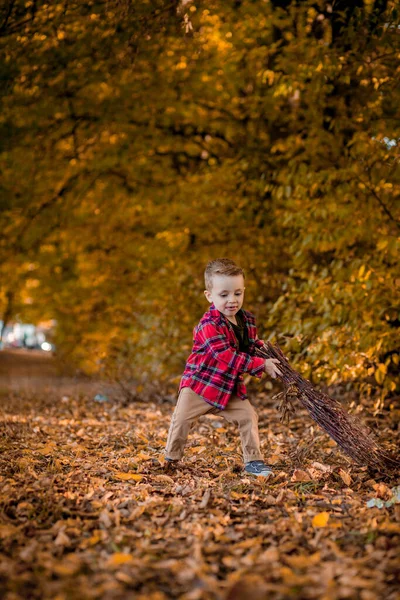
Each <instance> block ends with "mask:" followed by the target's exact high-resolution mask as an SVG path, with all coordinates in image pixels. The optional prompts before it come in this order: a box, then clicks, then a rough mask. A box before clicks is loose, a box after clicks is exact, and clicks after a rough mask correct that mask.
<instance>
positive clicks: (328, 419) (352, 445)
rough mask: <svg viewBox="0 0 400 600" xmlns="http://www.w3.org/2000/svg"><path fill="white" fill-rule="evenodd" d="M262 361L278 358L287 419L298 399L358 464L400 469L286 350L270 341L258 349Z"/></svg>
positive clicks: (394, 460) (283, 404)
mask: <svg viewBox="0 0 400 600" xmlns="http://www.w3.org/2000/svg"><path fill="white" fill-rule="evenodd" d="M256 354H257V355H258V356H261V357H262V358H276V359H278V360H279V364H277V366H278V368H279V370H280V371H281V375H278V376H277V379H278V380H279V381H281V382H282V383H283V385H284V392H283V393H282V401H281V403H280V406H279V409H280V412H281V418H282V419H283V420H284V419H285V418H286V419H287V418H288V417H289V416H290V413H291V412H294V410H295V409H294V406H293V403H292V402H293V400H295V399H297V400H299V402H300V403H301V404H302V405H303V406H304V408H305V409H306V410H307V411H308V413H309V415H310V416H311V418H312V419H313V420H314V421H315V422H316V423H317V424H318V425H319V426H320V427H322V429H324V430H325V431H326V433H327V434H328V435H330V437H331V438H332V439H334V440H335V442H336V443H337V444H338V446H339V447H340V448H341V449H342V450H343V451H344V452H345V453H346V454H348V456H350V457H351V458H352V459H353V460H354V461H355V462H356V463H358V464H359V465H363V466H368V467H370V468H372V469H375V470H378V471H387V470H389V471H392V470H393V469H396V468H397V469H399V467H400V462H399V461H398V459H397V458H396V457H394V456H393V455H392V454H391V453H389V452H387V451H386V450H385V449H383V448H382V447H381V446H380V445H379V444H378V442H377V440H376V439H375V437H374V435H373V434H372V432H371V431H370V430H369V429H368V428H367V427H366V426H365V425H363V424H362V423H361V422H360V421H359V420H358V419H357V418H356V417H354V416H353V415H350V414H349V413H348V412H346V411H345V410H344V408H343V407H342V405H341V404H340V402H338V401H337V400H335V399H333V398H331V397H330V396H328V395H327V394H325V393H323V392H321V391H318V390H316V389H315V388H314V387H313V386H312V384H311V383H310V381H308V379H305V378H304V377H302V376H301V375H300V374H299V373H298V372H297V371H295V370H294V369H293V368H292V367H291V366H290V364H289V362H288V360H287V358H286V357H285V356H284V354H283V352H282V350H281V349H280V348H279V346H277V345H273V344H271V343H270V342H267V343H266V344H264V346H263V347H262V348H257V349H256Z"/></svg>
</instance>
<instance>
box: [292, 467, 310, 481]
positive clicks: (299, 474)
mask: <svg viewBox="0 0 400 600" xmlns="http://www.w3.org/2000/svg"><path fill="white" fill-rule="evenodd" d="M290 481H311V478H310V475H309V474H308V473H307V472H306V471H302V470H301V469H295V470H294V472H293V475H292V477H291V479H290Z"/></svg>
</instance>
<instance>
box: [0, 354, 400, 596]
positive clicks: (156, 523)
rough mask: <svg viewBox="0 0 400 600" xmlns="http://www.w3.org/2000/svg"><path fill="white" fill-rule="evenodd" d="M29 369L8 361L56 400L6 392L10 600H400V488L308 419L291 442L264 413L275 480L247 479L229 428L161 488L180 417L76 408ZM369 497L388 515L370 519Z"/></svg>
mask: <svg viewBox="0 0 400 600" xmlns="http://www.w3.org/2000/svg"><path fill="white" fill-rule="evenodd" d="M20 358H21V361H22V355H20ZM30 358H31V360H30V361H29V362H28V363H27V364H26V366H23V365H22V363H23V361H22V362H21V363H20V362H19V360H17V361H16V362H15V357H14V359H11V363H13V361H14V365H13V366H12V372H13V373H14V375H13V377H14V376H15V375H18V373H19V374H20V375H21V373H22V375H21V376H23V377H30V378H31V381H32V378H34V377H36V376H38V378H39V379H40V377H39V375H38V373H37V369H38V368H39V370H40V376H43V380H44V381H46V382H47V383H46V389H45V390H44V389H40V385H39V384H40V381H36V383H35V386H33V387H32V386H30V387H28V388H27V389H22V388H19V389H17V388H15V387H13V385H11V387H10V388H8V389H5V388H4V387H3V390H2V392H1V393H0V449H1V454H0V473H1V476H0V590H1V593H0V596H1V598H5V600H26V599H27V598H29V599H37V600H39V599H40V600H42V599H46V600H47V599H49V600H50V599H52V600H55V599H57V600H70V599H71V600H86V599H102V600H103V599H104V600H131V599H132V600H167V599H169V598H181V599H183V600H246V598H248V599H249V600H264V599H265V600H266V599H268V600H271V599H272V600H288V599H291V598H294V599H314V598H315V599H324V600H335V599H342V598H343V599H345V598H348V599H351V600H354V599H356V600H358V599H359V600H382V599H385V600H395V599H396V600H397V599H398V598H399V587H398V576H399V564H400V562H399V547H400V544H399V542H400V504H394V503H392V504H390V499H391V498H392V496H393V491H392V489H393V488H394V486H395V485H397V484H398V482H396V481H387V482H386V483H384V482H383V481H378V480H377V479H376V478H375V479H374V478H372V477H371V476H370V475H369V474H368V473H367V472H366V471H365V470H363V469H362V468H358V467H357V468H356V467H353V466H352V465H351V464H350V463H349V462H348V461H347V460H346V459H345V458H344V457H343V456H342V455H341V454H340V453H339V451H338V450H337V448H336V447H335V445H334V443H332V442H331V441H330V440H329V438H327V436H325V435H323V434H321V433H320V432H319V431H316V429H315V428H314V427H313V425H312V423H311V422H310V421H309V420H308V419H307V418H306V417H305V415H303V414H299V415H298V416H297V417H296V418H295V420H294V421H293V423H292V425H291V428H290V429H288V428H287V427H285V426H283V425H282V424H281V423H280V422H279V420H278V415H277V411H276V409H275V408H274V407H273V406H272V405H271V403H270V401H269V399H268V398H267V397H265V396H263V395H262V394H260V396H259V397H258V398H257V399H256V401H255V403H256V404H257V405H258V407H259V414H260V433H261V439H262V448H263V451H264V453H265V456H266V457H267V458H268V460H269V462H270V463H272V464H273V465H274V469H275V476H274V477H273V478H270V479H268V480H264V479H262V480H253V479H250V478H249V477H247V476H245V475H244V473H243V471H242V464H241V458H240V446H239V442H238V436H237V432H236V430H235V428H234V427H230V426H227V425H226V424H222V423H221V421H220V420H219V419H218V418H216V419H215V418H214V419H209V418H203V420H201V421H199V422H198V423H197V425H196V426H195V428H194V429H193V433H192V435H191V437H190V439H189V443H188V448H187V453H186V456H185V458H184V460H183V461H182V463H181V464H180V465H179V467H178V468H177V469H175V470H173V471H170V472H167V473H166V472H165V470H164V466H163V459H162V450H163V447H164V444H165V440H166V436H167V428H168V424H169V419H170V415H171V410H172V407H171V406H169V405H162V406H159V405H157V404H155V403H150V404H136V405H132V406H129V407H122V406H120V405H118V404H116V403H114V402H107V403H103V404H98V403H96V402H94V401H93V399H92V396H90V395H86V396H85V395H79V394H76V395H75V394H74V393H73V390H71V394H70V395H69V396H66V395H64V393H63V391H62V390H61V389H60V388H59V386H58V379H57V374H56V373H55V372H54V371H53V369H54V366H53V365H52V363H51V360H50V361H48V360H47V358H45V357H44V356H40V357H35V356H34V355H30ZM3 359H4V355H3V357H2V361H0V365H1V366H0V370H1V381H2V382H3V384H4V381H5V380H4V378H5V377H9V376H10V371H9V372H8V373H9V374H8V375H5V374H4V369H5V368H6V364H7V360H8V359H6V360H3ZM17 363H18V364H17ZM34 364H35V365H36V366H35V367H34V368H33V365H34ZM31 367H32V369H33V371H30V369H31ZM35 373H36V375H35ZM18 376H19V375H18ZM50 380H53V385H55V384H57V385H56V386H55V387H53V389H52V390H51V389H50V387H49V381H50ZM221 425H223V426H221ZM392 425H393V424H392V423H391V422H389V421H387V422H382V423H381V425H380V427H382V429H383V430H386V429H387V431H390V427H392ZM385 428H386V429H385ZM374 497H379V498H380V499H381V500H382V504H384V503H385V502H386V503H388V505H387V506H383V508H380V509H379V508H367V504H366V503H367V501H368V500H370V499H371V498H374Z"/></svg>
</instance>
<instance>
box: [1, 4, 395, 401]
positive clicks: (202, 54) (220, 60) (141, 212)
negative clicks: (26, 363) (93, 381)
mask: <svg viewBox="0 0 400 600" xmlns="http://www.w3.org/2000/svg"><path fill="white" fill-rule="evenodd" d="M399 36H400V24H399V17H398V13H397V10H396V7H395V3H394V2H390V1H381V0H376V1H372V2H371V1H365V2H360V1H358V2H354V3H352V4H351V5H349V3H347V2H344V1H338V2H334V3H330V2H323V1H320V2H308V1H306V2H301V3H298V2H294V1H293V2H290V1H289V0H286V1H282V2H276V1H271V2H269V1H265V2H254V1H251V0H243V1H240V0H236V1H235V2H223V1H217V0H210V1H209V2H207V3H204V2H195V1H190V0H189V1H188V0H186V1H185V0H182V1H181V2H164V1H161V0H154V1H153V0H152V1H151V2H150V1H149V0H137V1H136V2H129V1H128V0H126V1H123V0H114V1H113V0H109V1H107V2H100V1H99V2H95V1H92V2H87V3H84V4H83V3H81V2H77V1H71V0H67V1H66V0H62V1H61V0H55V1H54V2H52V3H44V2H40V1H30V2H26V1H19V0H15V1H12V0H8V1H6V2H5V3H3V5H2V7H1V8H0V47H1V54H2V62H1V65H0V77H1V81H2V85H1V91H0V94H1V96H0V97H1V114H0V169H1V174H2V180H1V184H0V191H1V197H0V206H1V215H0V226H1V231H2V236H1V242H0V276H1V280H2V291H1V294H0V310H1V314H2V315H3V316H4V315H6V316H7V317H8V318H20V319H25V320H29V321H38V320H42V319H44V318H45V319H48V318H53V319H55V320H56V322H57V329H56V343H57V349H58V353H59V355H60V356H61V357H63V359H64V360H66V361H68V362H69V363H71V364H75V365H77V366H79V367H80V368H82V369H83V370H85V371H86V372H89V373H102V374H103V375H104V376H107V377H110V376H112V377H116V378H119V379H121V380H124V381H130V380H131V381H135V382H140V383H141V384H142V385H143V384H146V383H150V382H153V383H154V382H156V383H157V385H160V386H163V387H164V389H171V390H172V389H175V388H176V384H177V381H178V380H179V376H180V373H181V371H182V368H183V365H184V361H185V358H186V356H187V354H188V352H189V350H190V347H191V332H192V328H193V326H194V325H195V323H196V322H197V320H198V318H199V317H200V316H201V315H202V313H203V312H204V310H205V309H206V304H205V301H204V297H203V295H202V289H203V270H204V266H205V264H206V263H207V262H208V261H209V260H210V259H212V258H215V257H218V256H229V257H231V258H233V259H235V260H236V261H237V262H238V263H239V264H241V265H242V266H243V267H244V268H245V271H246V274H247V283H246V288H247V298H246V307H247V308H248V309H250V310H252V311H254V312H255V313H256V315H257V317H258V322H259V324H260V334H261V335H262V336H263V337H264V338H265V339H267V338H268V339H275V340H277V341H278V342H279V343H280V344H281V345H282V347H283V348H284V350H285V352H286V353H287V354H288V355H290V358H291V359H292V360H293V362H294V363H295V364H296V367H297V368H298V369H299V370H300V371H302V372H303V373H304V374H305V375H306V376H307V377H309V378H311V379H312V380H313V381H315V382H320V381H321V382H325V383H328V384H330V383H332V384H333V383H345V384H346V385H347V387H348V389H351V388H355V389H358V390H361V391H362V392H363V393H364V394H366V395H368V394H370V393H372V392H376V391H378V394H376V395H375V396H376V397H375V400H374V401H376V405H375V406H376V409H379V408H380V407H381V406H383V403H384V400H385V398H388V397H389V398H390V397H394V396H395V395H396V394H398V387H397V388H396V386H398V385H399V380H398V372H399V368H398V362H399V342H398V328H399V324H400V314H399V305H398V302H397V301H396V289H397V290H398V287H399V283H400V273H399V269H398V240H399V229H400V211H399V195H400V185H399V184H400V181H399V153H398V150H399V140H400V119H399V113H398V107H399V105H400V88H399V86H398V81H399V76H400V67H399V64H400V63H399V58H400V47H399V40H400V37H399ZM397 298H398V295H397ZM0 318H1V317H0Z"/></svg>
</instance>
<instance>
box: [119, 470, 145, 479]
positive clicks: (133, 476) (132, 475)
mask: <svg viewBox="0 0 400 600" xmlns="http://www.w3.org/2000/svg"><path fill="white" fill-rule="evenodd" d="M114 477H115V479H120V480H121V481H141V480H142V479H143V475H141V474H140V473H123V472H122V471H117V473H114Z"/></svg>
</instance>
